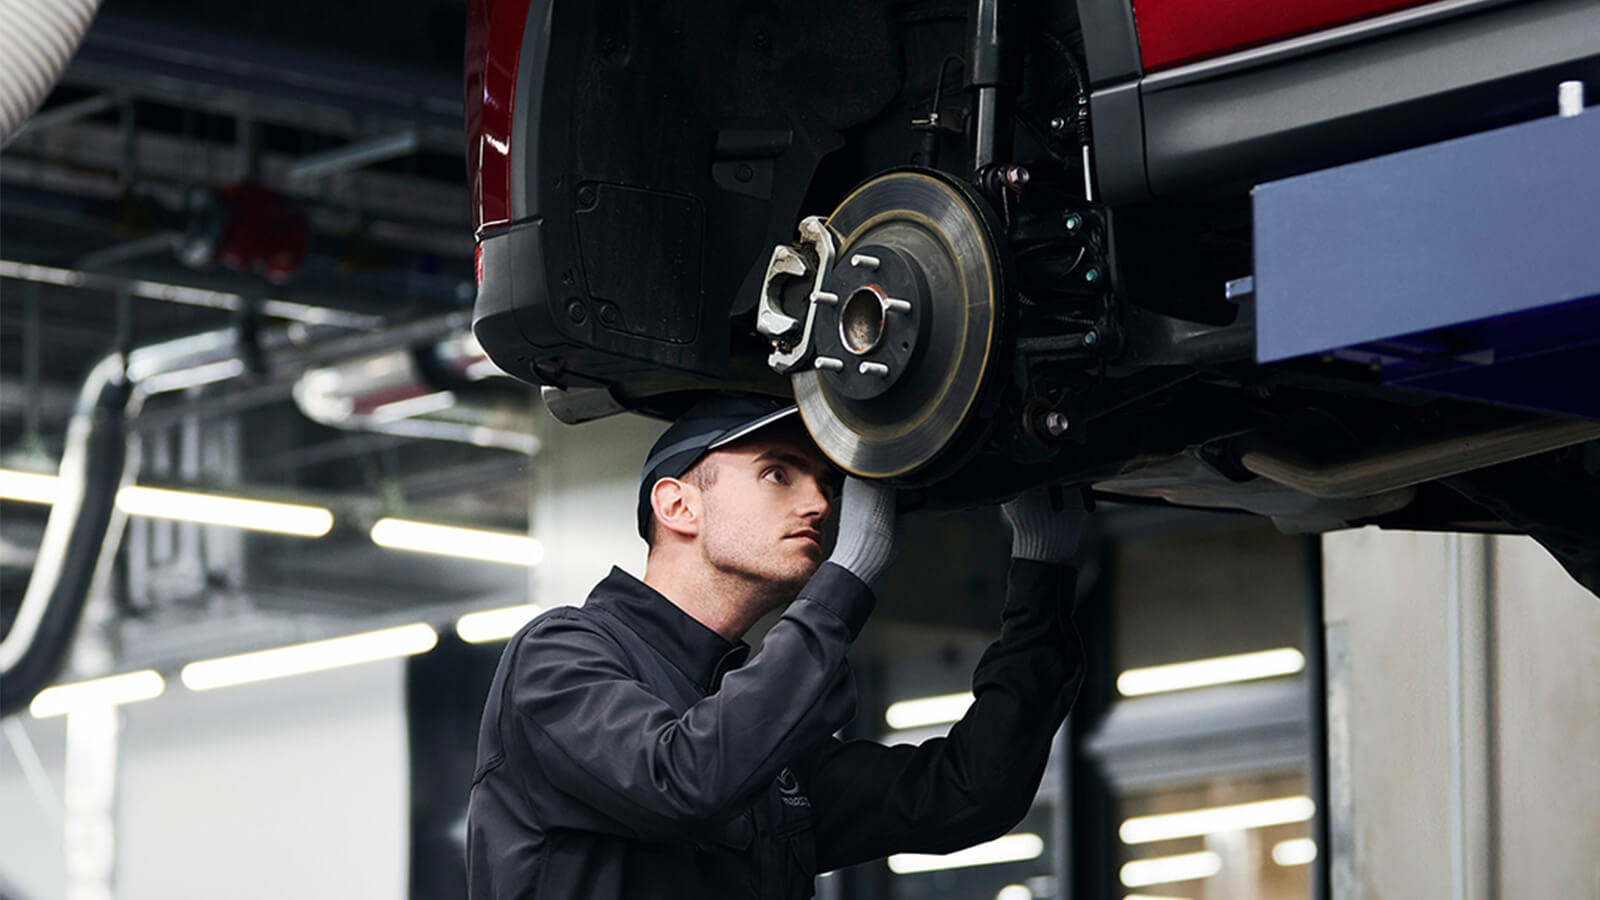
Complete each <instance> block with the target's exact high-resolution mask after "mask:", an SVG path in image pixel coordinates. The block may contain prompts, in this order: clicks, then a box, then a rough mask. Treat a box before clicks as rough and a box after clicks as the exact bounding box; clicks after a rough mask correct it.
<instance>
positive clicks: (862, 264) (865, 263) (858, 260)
mask: <svg viewBox="0 0 1600 900" xmlns="http://www.w3.org/2000/svg"><path fill="white" fill-rule="evenodd" d="M850 265H852V266H855V267H856V268H858V269H876V268H877V267H878V265H879V259H878V258H877V257H876V256H868V255H867V254H865V253H857V254H856V255H855V256H852V257H850Z"/></svg>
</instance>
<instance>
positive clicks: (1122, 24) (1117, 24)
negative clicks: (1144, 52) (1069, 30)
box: [1077, 0, 1144, 87]
mask: <svg viewBox="0 0 1600 900" xmlns="http://www.w3.org/2000/svg"><path fill="white" fill-rule="evenodd" d="M1077 4H1078V27H1079V28H1080V29H1082V31H1083V55H1084V56H1085V57H1086V58H1087V62H1088V67H1089V83H1090V84H1091V85H1093V86H1096V87H1099V86H1101V85H1106V84H1112V83H1115V82H1119V81H1128V80H1129V79H1133V78H1138V77H1139V76H1140V75H1143V74H1144V64H1143V60H1142V58H1141V57H1140V55H1139V33H1138V30H1137V29H1136V27H1135V25H1134V22H1133V4H1132V3H1131V2H1130V0H1077Z"/></svg>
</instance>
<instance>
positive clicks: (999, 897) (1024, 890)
mask: <svg viewBox="0 0 1600 900" xmlns="http://www.w3.org/2000/svg"><path fill="white" fill-rule="evenodd" d="M994 900H1033V891H1032V890H1030V889H1029V888H1028V886H1027V885H1025V884H1008V885H1006V886H1005V887H1003V888H1001V889H1000V891H999V893H997V894H995V895H994Z"/></svg>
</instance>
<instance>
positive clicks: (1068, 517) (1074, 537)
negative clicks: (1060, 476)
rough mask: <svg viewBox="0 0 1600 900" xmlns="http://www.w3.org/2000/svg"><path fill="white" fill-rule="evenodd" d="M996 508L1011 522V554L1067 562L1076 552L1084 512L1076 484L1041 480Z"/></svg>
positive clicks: (1018, 557) (1081, 496) (1081, 495)
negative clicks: (1065, 486)
mask: <svg viewBox="0 0 1600 900" xmlns="http://www.w3.org/2000/svg"><path fill="white" fill-rule="evenodd" d="M1000 511H1001V512H1002V513H1004V514H1005V517H1006V522H1007V523H1008V524H1009V525H1010V526H1011V556H1012V558H1014V559H1034V560H1038V561H1040V562H1048V563H1070V562H1072V558H1073V557H1074V556H1076V555H1077V554H1078V539H1079V538H1080V537H1081V536H1082V535H1083V520H1084V518H1085V517H1086V516H1087V515H1088V513H1087V512H1086V511H1085V509H1084V505H1083V492H1082V491H1081V490H1079V489H1078V488H1062V487H1057V486H1055V485H1048V484H1041V485H1038V486H1037V487H1033V488H1029V489H1028V490H1026V491H1024V492H1022V493H1021V494H1018V495H1017V496H1016V497H1013V498H1012V499H1011V500H1009V501H1007V502H1006V503H1004V504H1002V505H1001V507H1000Z"/></svg>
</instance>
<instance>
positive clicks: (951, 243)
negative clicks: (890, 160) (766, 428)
mask: <svg viewBox="0 0 1600 900" xmlns="http://www.w3.org/2000/svg"><path fill="white" fill-rule="evenodd" d="M986 210H987V207H986V205H985V204H984V202H983V201H982V200H981V199H979V198H978V197H977V196H976V195H975V194H974V193H973V192H972V191H971V189H970V188H968V187H967V186H966V185H964V184H962V183H961V182H959V181H957V180H955V179H953V178H949V177H947V176H945V175H943V174H941V173H938V172H933V171H927V170H900V171H894V172H889V173H886V174H883V175H880V176H878V177H876V178H873V179H872V180H870V181H868V182H866V183H865V184H863V185H861V186H860V187H858V188H857V189H856V190H855V192H854V193H852V194H851V195H850V196H849V197H847V198H846V199H845V200H844V202H843V203H841V204H840V205H839V208H838V209H836V210H834V212H833V214H832V215H831V216H829V217H828V219H827V222H826V225H827V228H828V230H829V232H831V235H832V237H833V238H834V245H835V246H836V247H838V251H837V253H835V254H834V255H833V258H832V259H831V260H830V261H829V262H830V263H831V268H828V269H827V270H826V271H824V272H822V274H821V278H820V280H819V281H818V289H819V291H820V292H821V293H822V295H823V296H830V297H833V298H835V299H834V301H833V302H831V303H829V304H826V305H824V304H817V306H816V323H815V328H814V329H812V335H813V337H814V340H815V352H816V358H815V360H814V362H813V365H812V367H811V368H808V369H805V370H804V371H799V372H796V373H794V374H793V375H792V377H791V383H792V386H793V388H794V395H795V400H796V401H797V402H798V403H799V406H800V414H801V417H802V418H803V419H804V420H805V424H806V427H807V429H809V430H810V432H811V435H812V437H813V439H815V441H816V443H817V446H818V447H819V448H820V449H821V450H822V452H823V453H824V454H826V455H827V456H828V458H829V459H831V460H832V461H833V462H834V463H835V464H836V465H838V466H839V467H840V468H841V469H844V470H845V471H846V472H849V473H851V474H853V475H857V476H861V477H867V478H892V479H896V480H900V481H902V482H915V481H921V480H928V479H931V478H936V477H938V476H939V475H942V474H944V473H946V472H948V471H949V470H950V469H951V468H952V467H953V465H955V464H958V463H959V461H960V460H961V459H963V458H964V457H965V456H966V453H965V452H964V450H965V449H967V448H971V447H972V446H974V445H975V443H976V442H977V440H978V439H979V438H980V437H981V434H980V432H981V431H982V428H981V423H980V419H981V418H982V417H981V415H980V405H981V404H980V402H979V401H980V399H981V398H982V397H983V396H984V395H985V392H986V390H987V388H988V385H989V383H990V381H992V380H993V375H994V371H995V370H996V368H997V364H996V359H997V357H998V355H999V350H1000V347H1001V346H1002V343H1001V337H1002V330H1003V326H1004V310H1005V279H1004V278H1003V277H1002V263H1001V257H1000V255H999V253H998V246H999V245H998V243H997V241H996V240H995V229H994V228H993V226H992V225H991V223H990V220H989V218H988V216H987V213H986Z"/></svg>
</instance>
